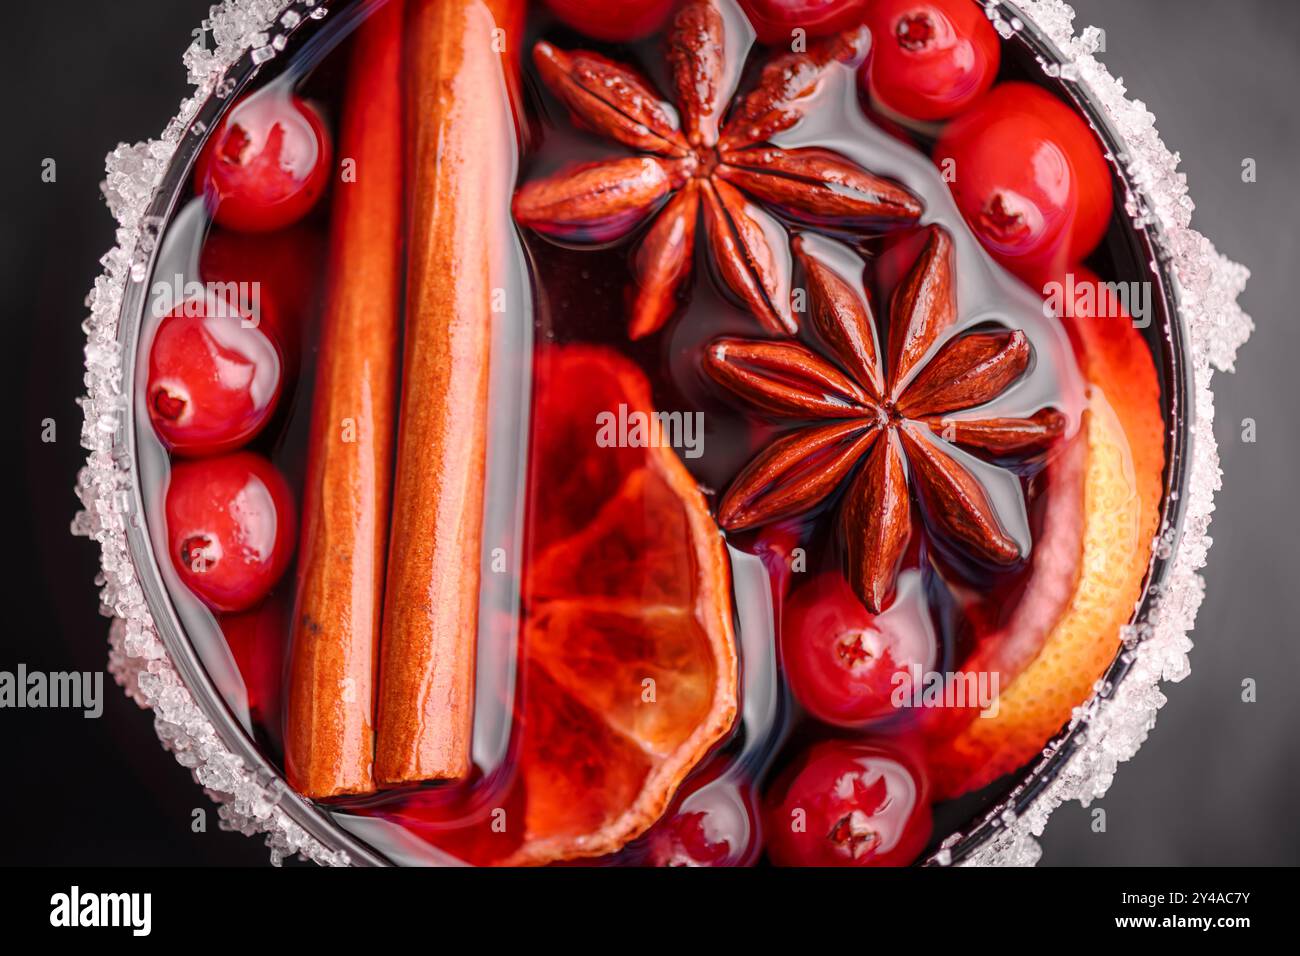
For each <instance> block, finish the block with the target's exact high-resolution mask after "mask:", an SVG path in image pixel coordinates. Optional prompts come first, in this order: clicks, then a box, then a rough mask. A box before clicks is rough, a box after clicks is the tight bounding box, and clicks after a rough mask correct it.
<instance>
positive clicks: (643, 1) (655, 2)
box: [546, 0, 675, 43]
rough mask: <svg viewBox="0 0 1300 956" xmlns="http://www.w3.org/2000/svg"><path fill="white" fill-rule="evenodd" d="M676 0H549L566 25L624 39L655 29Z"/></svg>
mask: <svg viewBox="0 0 1300 956" xmlns="http://www.w3.org/2000/svg"><path fill="white" fill-rule="evenodd" d="M674 3H675V0H622V2H620V3H592V2H591V0H546V5H547V6H548V7H550V8H551V12H552V13H554V14H555V16H556V17H557V18H558V19H559V20H560V21H561V22H562V23H564V24H565V25H566V26H570V27H572V28H573V29H575V30H577V31H579V32H580V33H585V34H586V35H587V36H589V37H595V38H596V39H597V40H609V41H610V42H613V43H623V42H626V41H628V40H637V39H640V38H641V37H644V36H649V35H650V34H651V33H654V32H655V31H656V30H658V29H659V28H660V27H661V26H662V25H663V22H664V20H666V19H667V18H668V14H669V12H670V11H671V10H672V8H673V6H674Z"/></svg>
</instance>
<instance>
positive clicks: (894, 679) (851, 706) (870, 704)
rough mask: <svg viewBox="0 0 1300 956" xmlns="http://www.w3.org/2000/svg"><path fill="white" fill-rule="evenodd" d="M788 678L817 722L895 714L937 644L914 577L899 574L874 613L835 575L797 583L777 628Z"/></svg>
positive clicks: (853, 722) (851, 722)
mask: <svg viewBox="0 0 1300 956" xmlns="http://www.w3.org/2000/svg"><path fill="white" fill-rule="evenodd" d="M781 649H782V661H783V663H784V666H785V675H786V679H787V680H788V681H789V683H790V689H791V691H793V692H794V695H795V697H796V698H797V699H798V701H799V703H801V704H802V705H803V706H804V708H805V709H806V710H807V711H808V712H809V713H811V714H812V715H813V716H814V717H816V718H817V719H818V720H822V721H825V722H827V723H830V724H837V725H840V726H846V727H852V726H860V725H862V724H864V723H867V722H869V721H872V720H878V719H880V718H882V717H889V716H892V715H894V714H896V713H897V712H898V707H897V706H896V702H895V699H894V697H895V695H896V694H904V693H906V694H908V695H909V696H908V700H910V687H911V679H912V676H913V675H914V674H917V673H922V672H924V671H926V670H928V669H929V667H930V666H931V664H932V663H933V661H934V659H935V654H936V649H937V641H936V639H935V635H934V630H933V626H932V625H931V623H930V619H929V616H928V615H927V614H926V611H925V601H924V598H923V595H922V594H921V586H920V581H919V579H918V578H917V576H916V575H911V576H908V577H906V578H905V579H900V581H899V586H898V591H897V595H896V597H895V600H894V602H893V603H892V604H891V605H890V606H889V607H888V608H887V609H886V610H885V611H883V612H882V613H881V614H878V615H873V614H872V613H871V612H870V611H868V610H867V609H866V608H865V607H863V606H862V602H861V601H859V600H858V598H857V596H856V595H855V594H854V593H853V589H852V588H850V587H849V585H848V582H847V581H845V580H844V578H843V577H842V576H841V575H839V574H838V573H830V574H824V575H822V576H821V577H819V578H817V579H815V580H814V581H812V582H810V583H809V584H806V585H804V586H803V587H801V588H798V589H797V590H796V591H795V592H794V594H793V595H792V596H791V598H790V602H789V604H788V605H787V606H786V609H785V618H784V621H783V625H782V632H781Z"/></svg>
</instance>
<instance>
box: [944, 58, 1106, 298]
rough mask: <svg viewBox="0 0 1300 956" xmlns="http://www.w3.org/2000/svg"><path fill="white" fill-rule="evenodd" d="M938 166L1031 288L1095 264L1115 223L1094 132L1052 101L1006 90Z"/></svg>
mask: <svg viewBox="0 0 1300 956" xmlns="http://www.w3.org/2000/svg"><path fill="white" fill-rule="evenodd" d="M934 161H935V163H937V164H938V165H939V167H940V168H941V169H949V170H951V182H950V186H951V189H952V194H953V197H954V198H955V199H956V201H957V206H958V208H959V209H961V212H962V215H963V216H964V217H965V218H966V222H967V223H968V224H969V225H970V227H971V229H972V230H973V231H974V232H975V234H976V235H977V236H978V237H979V239H980V242H982V243H983V244H984V247H985V248H986V249H988V251H989V252H990V253H991V254H992V255H993V257H994V258H995V259H997V260H998V261H999V262H1001V263H1002V264H1003V265H1005V266H1006V267H1007V268H1008V269H1010V270H1011V271H1012V272H1014V273H1016V274H1017V275H1018V276H1020V277H1021V278H1022V279H1024V280H1025V281H1026V282H1028V283H1030V284H1031V285H1034V286H1038V285H1041V283H1042V280H1043V278H1044V277H1045V276H1049V275H1052V274H1055V273H1058V272H1060V271H1062V270H1064V269H1065V268H1067V266H1068V265H1069V264H1070V263H1073V262H1077V261H1079V260H1081V259H1083V258H1084V257H1086V256H1087V255H1088V254H1089V253H1090V252H1092V250H1093V249H1094V248H1096V246H1097V243H1098V242H1099V241H1101V237H1102V234H1103V233H1104V232H1105V231H1106V226H1107V224H1108V223H1109V221H1110V215H1111V209H1112V199H1111V181H1110V171H1109V169H1108V168H1107V166H1106V160H1105V158H1104V157H1103V155H1102V151H1101V147H1100V145H1099V144H1098V142H1097V139H1096V137H1095V136H1094V135H1093V132H1092V130H1091V129H1090V128H1089V127H1088V124H1087V123H1085V122H1084V121H1083V119H1082V118H1080V117H1079V116H1078V115H1077V114H1076V113H1075V112H1074V111H1073V110H1071V109H1070V108H1069V107H1068V106H1066V105H1065V104H1064V103H1062V102H1061V101H1060V100H1058V99H1057V98H1056V97H1055V96H1053V95H1052V94H1051V93H1049V92H1047V91H1046V90H1044V89H1042V88H1041V87H1037V86H1034V85H1032V84H1029V83H1018V82H1017V83H1003V84H1001V85H999V86H997V87H995V88H994V89H993V90H991V91H990V92H989V94H988V95H987V96H985V97H984V98H983V99H982V100H980V101H979V102H978V103H976V104H975V105H974V106H972V107H971V108H970V109H969V110H968V111H967V112H966V113H964V114H962V115H961V116H959V117H958V118H957V119H955V120H953V121H952V123H950V124H949V125H948V127H947V128H946V129H945V130H944V132H943V135H942V136H940V138H939V142H938V143H937V144H936V146H935V150H934Z"/></svg>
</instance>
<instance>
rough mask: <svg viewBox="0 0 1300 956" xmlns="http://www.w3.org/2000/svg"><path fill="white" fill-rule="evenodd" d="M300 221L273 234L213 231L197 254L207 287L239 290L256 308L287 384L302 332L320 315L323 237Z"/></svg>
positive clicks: (291, 374) (291, 373)
mask: <svg viewBox="0 0 1300 956" xmlns="http://www.w3.org/2000/svg"><path fill="white" fill-rule="evenodd" d="M312 226H313V224H312V223H308V222H300V223H298V224H296V225H293V226H290V227H288V228H287V229H280V230H277V231H276V232H235V231H234V230H233V229H221V228H217V229H213V230H212V231H211V232H209V233H208V235H207V237H206V238H205V239H204V240H203V249H202V251H201V252H200V254H199V278H200V279H201V280H202V281H203V282H205V283H210V285H209V288H232V289H237V290H239V294H240V295H241V296H243V297H244V298H245V299H252V298H256V300H257V301H258V303H259V304H260V305H261V322H260V323H259V325H260V328H261V329H262V331H264V332H266V333H268V334H269V335H270V336H271V338H273V339H274V340H275V341H276V343H277V344H278V345H279V346H280V351H281V354H282V357H283V358H284V362H285V374H284V378H285V381H286V383H287V382H288V381H289V380H290V379H292V377H293V372H294V370H295V367H296V366H297V364H298V362H299V360H300V358H301V352H302V344H301V343H302V339H303V333H304V331H305V330H306V329H308V328H310V326H311V324H312V322H313V321H315V319H316V317H317V316H318V315H319V311H320V302H321V298H322V296H321V285H322V283H321V272H322V271H323V270H322V269H321V263H322V261H323V260H324V257H325V256H326V255H327V254H328V253H327V248H326V242H325V237H324V236H323V235H322V233H321V231H320V230H319V229H315V228H312Z"/></svg>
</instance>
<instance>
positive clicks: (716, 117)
mask: <svg viewBox="0 0 1300 956" xmlns="http://www.w3.org/2000/svg"><path fill="white" fill-rule="evenodd" d="M724 40H725V37H724V20H723V16H722V13H721V11H719V9H718V8H717V6H716V5H715V4H714V3H713V2H710V0H693V2H688V3H685V4H683V5H682V6H681V7H680V8H679V9H678V11H677V13H676V14H675V16H674V18H673V22H672V24H671V26H670V28H669V34H668V60H669V64H670V66H671V68H672V75H673V85H674V88H675V91H676V94H677V96H676V98H677V103H678V105H679V107H680V109H681V126H679V124H678V115H677V112H676V111H675V110H674V109H673V106H672V105H671V104H670V103H668V102H666V101H664V100H663V99H661V98H660V97H659V96H658V95H657V94H656V93H655V91H654V90H653V88H652V87H651V85H650V83H649V81H648V80H646V79H645V78H643V77H642V76H640V75H639V74H638V73H637V72H636V71H635V70H633V69H632V68H630V67H628V66H625V65H623V64H620V63H616V62H614V61H612V60H609V59H607V58H605V57H603V56H601V55H600V54H598V53H592V52H587V51H573V52H567V53H566V52H564V51H562V50H559V49H556V48H555V47H554V46H552V45H551V44H549V43H546V42H540V43H538V44H537V45H536V47H535V48H534V50H533V56H534V60H535V61H536V64H537V68H538V71H539V73H540V75H541V77H542V80H543V81H544V82H545V83H546V85H547V86H548V87H549V88H550V89H551V91H552V92H553V93H554V94H555V95H556V96H557V97H558V98H559V99H560V100H561V101H562V102H563V103H564V104H565V105H566V106H567V107H568V109H569V111H570V113H571V114H572V116H573V118H574V120H575V122H577V123H578V124H580V125H582V126H585V127H587V128H589V129H590V130H592V131H594V132H596V133H600V134H602V135H604V136H606V137H608V138H609V139H612V140H615V141H617V142H619V143H622V144H623V145H625V146H630V147H632V148H633V149H635V150H639V151H641V154H640V155H636V156H624V157H619V158H615V159H608V160H602V161H599V162H594V163H585V164H582V165H578V166H575V167H570V168H568V169H565V170H562V171H561V172H559V173H557V174H556V175H553V176H550V177H548V178H546V179H541V180H537V181H534V182H530V183H526V184H525V185H524V186H522V187H521V188H520V189H519V191H518V192H517V193H516V194H515V199H514V214H515V218H516V220H517V221H518V222H520V223H521V224H523V225H526V226H529V227H531V228H532V229H535V230H537V231H538V232H541V233H545V234H549V235H552V236H556V237H559V238H563V239H565V240H568V241H576V242H607V241H612V240H614V239H617V238H620V237H622V236H624V235H626V234H627V233H629V232H630V231H631V230H632V229H633V228H635V227H636V226H637V225H638V224H639V223H641V222H642V221H644V220H645V219H646V218H648V217H649V216H650V215H651V214H652V213H653V212H655V210H657V209H660V207H661V206H662V211H661V212H660V213H659V215H658V217H657V218H656V219H655V221H654V222H653V224H652V225H651V226H650V228H649V230H648V231H647V233H646V235H645V236H644V238H643V239H642V241H641V245H640V247H639V248H638V250H637V252H636V255H635V258H634V261H633V271H634V276H635V280H636V290H635V297H634V300H633V305H632V317H631V322H630V325H629V334H630V335H631V337H633V338H638V337H640V336H643V335H648V334H649V333H651V332H654V331H655V330H657V329H659V328H660V327H661V326H662V325H663V324H664V322H666V321H667V320H668V318H669V316H670V315H671V314H672V311H673V308H674V306H675V301H676V292H677V289H678V288H679V287H680V286H681V284H682V282H683V281H684V280H685V279H686V278H687V276H689V275H690V272H691V264H692V260H693V251H694V247H695V226H696V220H697V218H698V216H699V211H700V209H701V208H703V211H704V223H705V230H706V233H707V236H708V242H709V248H710V250H711V252H712V254H713V258H714V261H715V263H716V264H717V268H718V273H719V274H720V275H721V277H722V280H723V281H724V282H725V283H726V285H727V287H728V288H729V289H730V290H731V291H732V292H733V293H734V294H735V295H736V296H737V297H739V299H740V300H741V301H742V302H743V303H744V304H745V305H746V306H747V307H748V308H749V309H750V310H751V311H752V312H753V314H754V315H755V316H756V317H757V318H758V320H759V322H760V323H762V325H763V326H764V327H765V328H767V329H768V330H769V331H772V332H785V333H793V332H795V331H796V330H797V325H796V322H795V318H794V314H793V312H792V311H791V307H790V276H789V272H790V263H789V255H788V253H787V251H786V248H785V229H784V227H783V226H782V225H781V224H780V222H779V221H778V220H777V219H776V218H775V217H773V216H772V215H770V214H769V213H768V212H766V211H764V210H763V209H761V208H759V207H758V206H757V205H755V204H754V203H751V202H749V201H747V200H746V198H745V194H748V196H749V197H751V198H752V199H754V200H756V201H757V202H759V203H763V204H765V205H767V206H769V207H772V208H774V209H776V210H779V211H780V212H781V213H782V214H783V215H785V216H787V217H789V218H790V219H793V220H796V221H799V222H806V223H823V224H824V223H830V222H834V223H835V224H836V225H837V226H839V227H846V226H854V227H856V226H863V225H877V226H881V225H884V224H886V223H912V222H915V221H916V220H917V219H918V218H919V216H920V215H921V212H922V207H921V203H920V200H918V199H917V198H916V197H915V196H914V195H912V194H911V193H910V192H908V191H907V190H906V189H904V188H902V187H901V186H899V185H897V184H895V183H892V182H890V181H888V180H885V179H882V178H880V177H878V176H874V175H872V174H871V173H869V172H867V171H866V170H864V169H862V168H861V167H859V166H858V165H856V164H855V163H852V162H850V161H849V160H847V159H845V158H843V157H841V156H839V155H837V154H836V153H833V152H831V151H829V150H824V149H817V148H801V149H779V148H777V147H775V146H771V145H763V144H764V143H765V142H766V141H767V140H770V139H771V138H772V137H773V136H775V135H776V134H777V133H780V132H782V131H784V130H788V129H790V128H791V127H793V126H794V125H795V124H796V123H798V122H799V120H800V119H802V118H803V115H804V111H805V110H806V109H807V107H808V106H809V105H810V103H811V102H812V100H813V94H814V93H815V92H816V91H817V90H818V88H819V86H820V85H821V83H822V80H823V79H824V77H825V76H826V75H827V73H828V70H829V69H830V68H831V67H832V66H833V65H834V64H837V63H846V64H849V65H850V66H851V65H852V64H853V63H855V62H856V61H858V60H860V59H861V58H862V57H863V56H864V55H865V53H866V50H867V46H868V43H869V40H870V37H869V34H868V32H867V30H866V28H864V27H863V28H858V29H857V30H853V31H850V32H848V33H845V34H843V35H841V36H837V37H831V38H828V39H826V40H822V41H819V42H818V43H815V44H813V45H811V46H810V47H809V48H808V49H807V50H806V51H803V52H798V53H788V54H784V55H781V56H778V57H776V58H774V59H773V60H771V61H770V62H769V63H767V64H766V65H765V66H764V67H763V69H762V71H761V73H760V74H759V78H758V81H757V84H756V86H755V87H754V89H753V91H752V92H750V93H749V94H747V95H746V96H745V97H743V98H742V99H740V101H739V102H738V103H737V104H736V105H735V107H734V108H733V109H732V110H731V112H730V115H729V116H728V117H726V120H725V123H722V119H723V116H724V112H725V107H726V105H727V102H728V100H729V99H730V98H731V85H732V84H733V83H734V81H735V78H736V74H738V73H739V70H737V69H734V68H732V66H731V65H729V64H728V63H727V62H726V45H725V42H724ZM720 123H722V125H721V126H720ZM665 200H666V202H665Z"/></svg>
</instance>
